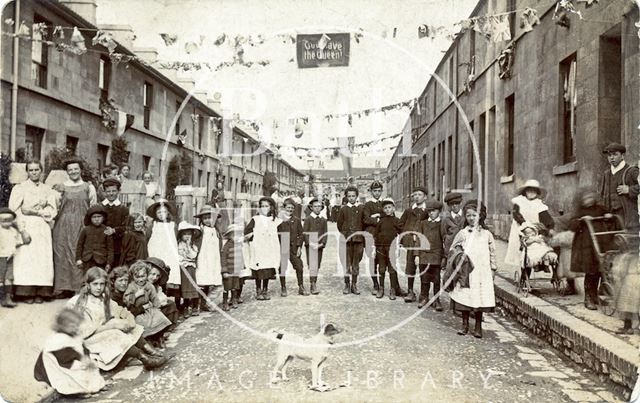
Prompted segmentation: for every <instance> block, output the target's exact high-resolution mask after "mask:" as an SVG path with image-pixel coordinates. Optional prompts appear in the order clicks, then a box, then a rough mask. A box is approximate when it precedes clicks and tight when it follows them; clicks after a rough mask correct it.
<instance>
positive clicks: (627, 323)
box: [616, 319, 633, 334]
mask: <svg viewBox="0 0 640 403" xmlns="http://www.w3.org/2000/svg"><path fill="white" fill-rule="evenodd" d="M631 324H632V322H631V319H625V320H624V326H622V327H621V328H620V329H618V330H616V333H617V334H633V328H632V327H631Z"/></svg>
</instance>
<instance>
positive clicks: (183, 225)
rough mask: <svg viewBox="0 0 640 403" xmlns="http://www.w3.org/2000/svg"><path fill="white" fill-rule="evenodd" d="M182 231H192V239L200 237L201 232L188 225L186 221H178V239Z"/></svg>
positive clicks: (195, 226) (196, 227)
mask: <svg viewBox="0 0 640 403" xmlns="http://www.w3.org/2000/svg"><path fill="white" fill-rule="evenodd" d="M183 231H193V237H194V238H199V237H200V235H202V230H201V229H200V227H198V226H197V225H193V224H189V223H188V222H186V221H180V224H178V239H179V238H180V235H181V234H182V232H183Z"/></svg>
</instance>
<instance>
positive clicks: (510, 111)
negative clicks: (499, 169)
mask: <svg viewBox="0 0 640 403" xmlns="http://www.w3.org/2000/svg"><path fill="white" fill-rule="evenodd" d="M514 102H515V94H511V95H509V96H508V97H507V99H506V100H505V116H506V120H507V121H506V122H505V127H506V129H507V133H506V136H505V137H506V138H505V152H506V155H505V157H504V164H505V165H504V174H505V175H506V176H509V175H513V157H514V137H515V133H514V127H515V126H514V122H515V104H514Z"/></svg>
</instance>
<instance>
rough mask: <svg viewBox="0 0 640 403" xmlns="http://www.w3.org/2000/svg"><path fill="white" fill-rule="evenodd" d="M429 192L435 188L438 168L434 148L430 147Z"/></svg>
mask: <svg viewBox="0 0 640 403" xmlns="http://www.w3.org/2000/svg"><path fill="white" fill-rule="evenodd" d="M431 161H432V162H431V192H434V191H435V190H436V185H437V180H438V179H437V178H438V175H437V174H436V170H437V169H438V161H437V160H436V148H435V147H433V148H432V149H431Z"/></svg>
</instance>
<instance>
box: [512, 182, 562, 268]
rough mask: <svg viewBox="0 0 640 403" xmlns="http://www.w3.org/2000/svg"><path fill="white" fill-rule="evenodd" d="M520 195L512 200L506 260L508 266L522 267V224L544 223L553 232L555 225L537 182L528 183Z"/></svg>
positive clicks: (544, 193)
mask: <svg viewBox="0 0 640 403" xmlns="http://www.w3.org/2000/svg"><path fill="white" fill-rule="evenodd" d="M518 193H519V195H518V196H516V197H514V198H513V199H511V202H512V203H513V208H512V213H511V215H512V216H513V222H512V223H511V231H510V232H509V246H508V248H507V255H506V257H505V259H504V261H505V263H506V264H508V265H512V266H519V265H520V225H522V223H524V222H525V221H527V222H530V223H532V224H535V223H542V224H544V227H545V229H546V230H547V231H548V230H552V229H553V227H554V225H555V223H554V221H553V218H552V217H551V215H550V214H549V207H547V205H546V204H544V202H543V201H542V199H544V197H545V195H546V192H545V190H544V189H543V188H542V187H541V186H540V183H539V182H538V181H537V180H535V179H530V180H528V181H526V182H525V183H524V186H522V187H521V188H520V189H519V191H518ZM544 235H546V234H544Z"/></svg>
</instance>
